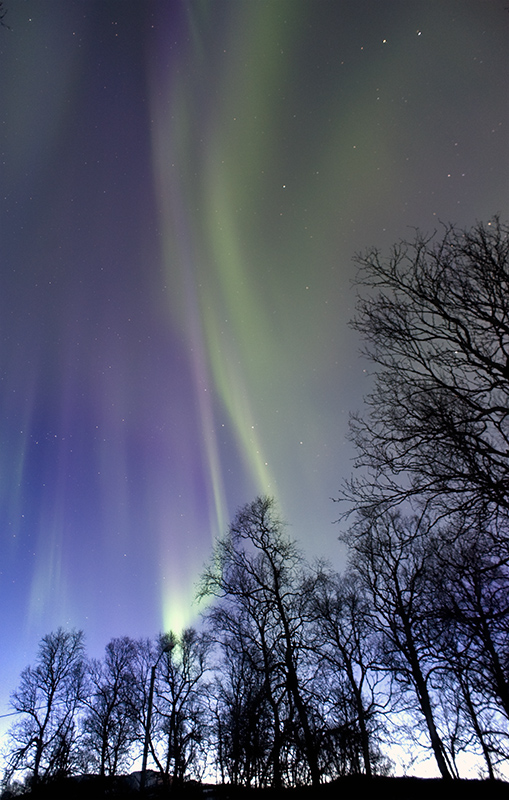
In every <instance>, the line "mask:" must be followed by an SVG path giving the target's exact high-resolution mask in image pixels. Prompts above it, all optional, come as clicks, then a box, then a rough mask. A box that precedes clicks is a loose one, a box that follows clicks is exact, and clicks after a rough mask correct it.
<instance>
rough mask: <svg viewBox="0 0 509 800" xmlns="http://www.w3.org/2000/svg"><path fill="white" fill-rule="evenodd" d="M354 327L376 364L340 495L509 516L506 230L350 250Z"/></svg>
mask: <svg viewBox="0 0 509 800" xmlns="http://www.w3.org/2000/svg"><path fill="white" fill-rule="evenodd" d="M357 261H358V264H359V266H360V271H359V285H360V287H361V290H362V296H361V297H360V299H359V303H358V314H357V317H356V319H355V321H354V323H353V324H354V327H355V328H356V329H357V330H359V331H360V332H361V333H362V334H363V336H364V338H365V341H366V354H367V356H368V358H369V359H370V360H371V361H372V362H373V363H374V365H375V378H374V380H375V385H374V389H373V392H372V393H371V395H370V396H369V397H368V398H367V414H366V415H365V416H363V417H357V418H356V419H354V423H353V429H352V430H353V438H354V441H355V444H356V446H357V449H358V453H359V455H358V462H357V466H358V467H362V468H365V469H364V471H363V473H362V476H361V477H360V478H359V479H356V480H355V481H353V482H352V483H351V484H350V487H349V490H348V491H347V495H348V496H349V497H350V499H352V500H353V504H354V506H355V507H356V508H359V507H361V508H362V509H364V511H366V512H374V511H376V510H378V511H380V510H383V509H384V508H387V507H388V506H389V505H393V506H394V505H395V504H399V503H401V502H402V501H403V500H405V499H412V498H414V499H416V500H418V502H419V503H427V504H428V505H429V504H432V505H433V506H434V507H435V508H436V509H437V511H438V512H439V513H441V514H450V513H451V512H456V511H458V510H459V509H463V510H465V509H475V510H476V511H479V510H483V511H484V512H485V513H488V514H489V515H490V517H491V518H492V519H493V517H494V515H495V516H498V517H501V519H502V522H499V524H498V534H499V535H500V534H502V533H503V535H504V537H505V541H506V544H507V541H508V536H507V534H508V527H507V525H508V516H509V460H508V456H509V227H508V226H507V225H502V224H501V223H500V221H499V220H498V219H497V218H495V219H494V220H492V221H491V222H489V223H487V224H483V223H479V224H477V225H475V226H474V227H473V228H472V229H471V230H458V229H456V228H454V227H453V226H449V227H447V228H446V229H445V232H444V235H443V237H442V238H435V237H432V238H429V239H428V238H426V237H423V236H422V235H420V234H417V235H416V238H415V240H414V241H413V242H411V243H407V242H402V243H400V244H398V245H396V246H395V247H394V249H393V252H392V254H391V255H390V256H389V257H388V258H383V257H382V256H381V254H380V253H379V252H378V251H377V250H374V249H373V250H370V251H368V252H367V253H366V254H365V255H362V256H359V257H358V258H357Z"/></svg>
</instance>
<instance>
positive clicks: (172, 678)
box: [154, 628, 209, 787]
mask: <svg viewBox="0 0 509 800" xmlns="http://www.w3.org/2000/svg"><path fill="white" fill-rule="evenodd" d="M159 646H160V650H161V652H162V653H163V657H162V658H161V661H160V666H159V680H158V682H157V687H156V699H155V703H154V706H155V708H154V712H155V717H156V728H157V731H158V734H156V736H157V738H158V739H159V743H160V746H161V749H162V753H163V754H162V755H161V756H159V755H158V756H157V759H156V760H157V763H158V766H159V769H160V770H161V772H162V774H163V775H164V776H165V777H166V778H171V779H172V785H173V786H174V787H176V786H178V785H181V784H182V783H183V781H184V778H185V777H186V775H187V774H188V772H189V771H190V770H192V769H193V768H194V770H195V775H197V774H198V773H199V770H200V763H202V762H203V758H201V756H203V755H204V752H203V751H204V743H205V717H206V703H205V691H206V687H205V682H204V675H205V673H206V670H207V668H208V664H207V655H208V651H209V642H208V640H207V638H206V637H205V636H204V635H203V634H199V633H198V632H197V631H196V630H195V629H194V628H188V629H186V630H184V631H183V632H182V633H181V634H180V635H179V636H177V635H176V634H174V633H171V632H170V633H168V634H164V635H163V636H161V637H160V644H159ZM156 750H158V748H156Z"/></svg>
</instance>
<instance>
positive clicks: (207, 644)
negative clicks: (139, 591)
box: [6, 219, 509, 787]
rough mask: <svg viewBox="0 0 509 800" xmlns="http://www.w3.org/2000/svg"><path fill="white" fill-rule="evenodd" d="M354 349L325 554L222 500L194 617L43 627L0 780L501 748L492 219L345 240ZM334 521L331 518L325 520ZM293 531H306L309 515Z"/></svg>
mask: <svg viewBox="0 0 509 800" xmlns="http://www.w3.org/2000/svg"><path fill="white" fill-rule="evenodd" d="M358 261H359V265H360V275H359V286H360V287H361V288H360V299H359V305H358V316H357V318H356V320H355V322H354V325H355V327H356V328H357V329H358V330H360V331H361V332H362V334H363V335H364V337H365V341H366V354H367V356H368V357H369V358H370V359H371V362H372V364H373V366H374V375H373V390H372V393H371V395H370V396H368V398H367V401H366V412H365V414H364V415H363V416H360V417H358V418H356V419H354V420H353V423H352V436H353V439H354V441H355V443H356V446H357V451H358V454H359V456H358V462H357V465H356V466H357V467H358V477H356V478H355V479H354V480H352V481H351V482H349V483H348V485H346V486H345V487H344V489H343V492H342V499H343V501H344V502H345V503H346V506H345V508H346V511H345V516H344V519H348V520H349V524H348V526H347V525H345V524H343V526H342V531H343V533H342V538H343V539H344V541H345V542H346V543H347V545H348V552H349V556H348V564H347V565H346V567H345V570H344V571H343V572H342V573H338V572H336V571H334V570H333V569H332V568H330V567H329V566H328V565H327V564H325V563H319V564H308V563H306V561H305V559H304V557H303V555H302V553H301V551H300V550H299V548H298V547H297V545H296V543H295V542H294V541H293V540H292V539H291V538H290V537H288V535H287V533H286V529H285V526H284V524H283V523H282V522H281V520H280V519H279V518H278V515H277V511H276V508H275V505H274V501H273V500H272V499H271V498H266V497H262V498H257V499H256V500H255V501H254V502H253V503H251V504H249V505H247V506H245V507H244V508H242V509H241V510H240V511H239V512H238V513H237V515H236V517H235V519H234V520H233V522H232V523H231V526H230V528H229V531H228V532H227V533H226V534H225V536H224V537H223V538H222V539H220V540H219V541H218V542H217V544H216V547H215V551H214V554H213V557H212V559H211V561H210V564H209V566H208V567H207V568H206V569H205V571H204V574H203V576H202V579H201V583H200V587H199V597H200V598H201V599H207V600H208V603H209V604H208V610H207V611H206V612H205V613H204V619H203V627H201V628H200V631H197V630H188V631H184V632H183V633H182V634H179V635H176V634H171V633H170V634H165V635H162V636H160V637H159V638H158V639H157V640H154V641H149V640H144V641H133V640H131V639H128V638H124V639H115V640H113V641H112V642H110V644H109V645H108V646H107V648H106V653H105V657H104V659H103V660H102V661H94V660H92V661H89V660H87V659H86V658H85V654H84V645H83V635H82V633H77V632H64V631H62V630H59V631H57V632H56V633H53V634H50V635H49V636H46V637H45V638H44V639H43V640H42V642H41V647H40V651H39V656H38V659H37V662H36V665H35V667H33V668H30V667H29V668H27V669H26V670H25V671H24V672H23V674H22V676H21V682H20V686H19V688H18V689H17V691H16V692H15V693H14V694H13V696H12V707H13V709H14V710H16V711H18V712H19V713H20V718H19V721H18V722H16V723H15V725H14V727H13V729H12V732H11V744H10V750H9V755H8V770H7V774H6V779H7V780H9V779H10V778H12V776H13V775H15V774H16V772H17V771H21V770H25V771H28V772H29V773H30V775H31V776H32V780H33V781H35V782H37V781H38V780H44V779H46V778H48V777H49V776H52V775H55V774H69V773H72V772H87V771H93V772H97V773H99V774H101V775H114V774H116V773H117V772H119V771H122V770H126V769H128V768H129V767H130V765H131V764H132V762H133V759H135V758H139V757H142V756H143V764H144V765H145V764H147V763H148V764H150V765H151V766H155V768H156V769H157V770H158V771H159V772H160V774H161V776H162V777H163V778H164V779H165V780H167V781H168V782H170V780H171V782H172V783H173V784H174V785H176V784H178V783H179V782H182V781H183V780H184V779H185V778H186V777H188V776H193V777H198V778H199V777H200V776H201V775H202V774H203V772H204V770H206V769H207V768H209V767H210V766H213V767H214V768H215V769H216V772H217V777H218V779H219V780H220V781H222V782H224V783H232V784H237V785H245V786H274V787H282V786H289V785H299V784H313V785H315V786H316V785H317V784H318V783H320V782H323V781H326V780H331V779H333V778H336V777H339V776H344V775H356V774H365V775H367V776H372V775H380V774H387V773H388V772H389V771H390V769H391V754H392V755H394V752H395V751H394V748H395V747H403V748H406V749H407V751H409V752H412V753H414V755H415V756H416V757H420V756H421V755H426V754H428V755H431V756H432V757H433V758H434V759H435V761H436V765H437V767H438V770H439V772H440V774H441V776H442V777H443V778H444V779H448V780H452V779H455V778H459V777H460V775H461V771H462V763H463V761H462V757H463V756H465V755H470V756H474V757H476V759H477V763H478V765H479V769H480V770H481V771H482V772H483V774H484V775H485V776H487V777H489V778H493V777H495V776H496V775H497V774H498V771H499V770H503V769H504V767H506V765H507V758H508V756H509V739H508V737H509V580H508V578H509V571H508V564H509V547H508V545H509V524H508V523H509V518H508V515H509V471H508V456H509V230H508V228H507V227H504V226H502V225H501V224H500V222H499V221H498V220H496V219H495V220H493V221H492V222H490V223H487V224H486V225H484V224H478V225H476V226H475V227H474V228H473V229H472V230H471V231H457V230H455V229H454V228H452V227H451V228H447V229H446V230H445V233H444V236H443V237H442V239H440V240H439V241H438V242H435V241H434V240H433V239H431V240H428V239H424V238H423V237H420V236H417V238H416V239H415V241H414V242H413V243H411V244H405V243H402V244H400V245H398V246H396V247H395V248H394V250H393V252H392V254H391V255H390V256H389V258H388V259H383V258H382V257H381V256H380V254H379V253H378V252H377V251H370V252H368V253H367V254H366V255H364V256H362V257H359V259H358ZM343 522H344V520H343ZM310 535H312V532H310Z"/></svg>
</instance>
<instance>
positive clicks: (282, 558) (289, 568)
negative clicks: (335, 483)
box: [200, 497, 320, 786]
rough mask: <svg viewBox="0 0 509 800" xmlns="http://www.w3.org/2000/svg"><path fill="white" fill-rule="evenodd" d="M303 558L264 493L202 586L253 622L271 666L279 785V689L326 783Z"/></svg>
mask: <svg viewBox="0 0 509 800" xmlns="http://www.w3.org/2000/svg"><path fill="white" fill-rule="evenodd" d="M302 563H303V561H302V556H301V554H300V552H299V551H298V549H297V547H296V545H295V542H293V541H291V540H290V539H289V538H288V537H287V536H286V535H285V533H284V527H283V524H282V522H281V521H280V520H279V519H278V518H277V516H276V514H275V507H274V501H273V500H272V499H271V498H267V497H259V498H257V499H256V500H255V501H254V502H253V503H250V504H249V505H247V506H245V507H244V508H242V509H241V510H240V511H239V512H238V514H237V515H236V517H235V519H234V520H233V522H232V524H231V525H230V529H229V532H228V535H227V536H225V537H224V538H223V539H220V540H219V541H218V542H217V544H216V548H215V552H214V556H213V559H212V562H211V565H210V566H209V567H208V568H207V570H206V571H205V573H204V575H203V577H202V582H201V588H200V595H201V596H202V597H205V596H215V597H217V598H219V599H220V603H221V605H222V608H223V614H228V613H229V611H230V610H231V613H232V618H236V619H238V620H239V621H242V622H243V623H246V622H248V627H249V628H250V629H251V630H252V631H253V633H254V635H253V636H252V643H253V644H255V645H256V646H257V649H258V653H259V655H260V663H262V664H264V669H265V670H266V672H265V679H266V688H267V697H268V699H269V702H270V703H271V706H272V710H273V714H274V731H273V733H274V738H273V765H274V784H275V785H276V786H280V785H281V782H282V776H281V752H282V744H283V742H282V737H281V734H282V728H281V723H282V720H281V719H280V716H279V712H280V709H281V690H282V693H283V694H284V697H285V700H286V706H287V712H288V713H289V717H287V719H286V725H287V728H288V727H293V729H294V732H296V731H297V730H298V735H299V736H301V737H302V747H303V751H304V753H305V756H306V760H307V765H308V770H309V775H310V777H311V781H312V783H313V785H317V784H319V783H320V771H319V766H318V753H317V743H316V738H315V735H314V732H313V728H312V714H311V712H310V708H309V705H308V703H307V700H306V697H305V692H304V684H303V677H302V674H301V672H300V657H301V653H302V648H301V643H302V627H303V618H302V610H303V606H302V595H301V591H300V590H301V587H302V581H301V570H302ZM290 717H292V718H293V719H290ZM295 723H297V725H298V728H295Z"/></svg>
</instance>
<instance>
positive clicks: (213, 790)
mask: <svg viewBox="0 0 509 800" xmlns="http://www.w3.org/2000/svg"><path fill="white" fill-rule="evenodd" d="M363 795H367V796H368V797H369V796H370V795H371V796H373V795H374V796H375V797H376V798H383V800H455V798H458V800H498V798H500V800H509V783H505V782H503V781H481V780H457V781H444V780H440V779H423V778H382V777H376V778H372V779H371V780H370V779H367V778H365V777H363V776H351V777H346V778H341V779H339V780H337V781H334V782H332V783H329V784H324V785H322V786H320V788H319V789H313V788H312V787H310V786H306V787H297V788H292V789H282V790H276V789H246V788H244V787H234V786H212V785H203V786H202V785H200V784H194V783H191V784H188V785H186V786H184V787H181V788H179V789H171V788H170V789H168V788H167V787H162V786H160V787H154V788H151V789H147V790H145V792H144V793H143V797H144V798H146V800H163V799H164V798H182V799H183V800H184V798H189V800H195V798H196V800H197V799H198V798H205V800H274V799H275V798H279V797H281V796H283V797H284V798H285V799H286V800H308V798H309V800H311V798H315V797H317V796H318V797H319V798H323V799H324V800H333V798H334V799H335V798H337V799H338V800H360V798H361V797H362V796H363ZM18 796H19V795H18ZM22 796H24V797H28V796H30V797H32V798H34V800H35V799H36V798H37V800H64V799H65V800H101V798H111V800H134V798H139V797H140V792H139V791H136V790H135V789H133V788H132V787H128V786H126V785H125V783H124V784H123V782H122V780H121V779H120V780H119V779H114V780H108V779H106V780H104V779H100V778H98V777H94V776H91V777H89V778H87V779H84V780H83V779H81V780H79V779H75V778H68V779H65V780H61V781H55V782H53V783H51V784H49V785H45V786H41V787H39V788H38V789H37V790H35V791H33V792H30V793H28V794H25V795H22ZM11 797H12V795H10V793H8V792H6V793H4V795H2V800H9V798H11Z"/></svg>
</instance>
